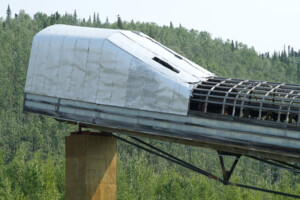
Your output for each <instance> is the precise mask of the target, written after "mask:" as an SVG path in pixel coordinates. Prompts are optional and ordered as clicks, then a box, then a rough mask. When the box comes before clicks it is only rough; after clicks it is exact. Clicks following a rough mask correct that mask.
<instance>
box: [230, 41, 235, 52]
mask: <svg viewBox="0 0 300 200" xmlns="http://www.w3.org/2000/svg"><path fill="white" fill-rule="evenodd" d="M230 47H231V51H234V43H233V40H231V45H230Z"/></svg>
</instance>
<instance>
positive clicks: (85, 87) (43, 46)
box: [25, 25, 212, 115]
mask: <svg viewBox="0 0 300 200" xmlns="http://www.w3.org/2000/svg"><path fill="white" fill-rule="evenodd" d="M154 56H157V57H159V58H161V59H163V60H166V61H167V62H169V63H170V64H171V65H173V66H174V67H176V68H178V69H179V70H180V73H176V72H174V71H172V70H170V69H168V68H166V67H165V66H163V65H162V64H160V63H158V62H156V61H154V60H153V57H154ZM186 60H187V59H185V60H181V59H178V58H177V57H175V56H174V52H173V51H171V50H169V49H167V48H166V47H163V46H161V45H160V44H158V43H156V42H155V41H151V40H150V39H149V38H147V37H145V36H139V35H137V34H135V33H132V32H131V31H123V30H109V29H95V28H86V27H73V26H66V25H54V26H50V27H47V28H46V29H44V30H42V31H41V32H40V33H38V34H37V35H36V36H35V38H34V41H33V45H32V50H31V57H30V61H29V69H28V74H27V80H26V86H25V91H26V92H30V93H34V94H41V95H47V96H53V97H58V98H67V99H71V100H79V101H85V102H90V103H95V104H103V105H114V106H121V107H122V106H124V107H127V108H135V109H139V110H149V111H156V112H166V113H175V114H180V115H186V114H187V110H188V101H189V95H190V89H189V84H187V82H197V81H200V80H203V79H205V77H207V76H209V75H212V73H210V72H207V71H206V70H204V69H203V71H201V69H202V68H201V67H200V66H198V68H199V69H196V68H197V67H195V66H193V64H191V63H188V62H187V61H186Z"/></svg>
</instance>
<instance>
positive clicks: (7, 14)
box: [6, 5, 11, 23]
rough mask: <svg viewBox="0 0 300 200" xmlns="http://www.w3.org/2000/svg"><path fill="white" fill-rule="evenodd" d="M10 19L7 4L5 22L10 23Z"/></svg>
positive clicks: (9, 10)
mask: <svg viewBox="0 0 300 200" xmlns="http://www.w3.org/2000/svg"><path fill="white" fill-rule="evenodd" d="M10 20H11V9H10V6H9V5H8V6H7V10H6V23H10Z"/></svg>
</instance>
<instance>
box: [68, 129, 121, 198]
mask: <svg viewBox="0 0 300 200" xmlns="http://www.w3.org/2000/svg"><path fill="white" fill-rule="evenodd" d="M65 199H66V200H116V199H117V140H116V139H115V138H113V137H111V136H103V135H71V136H67V137H66V196H65Z"/></svg>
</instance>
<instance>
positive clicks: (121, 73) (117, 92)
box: [110, 49, 132, 106]
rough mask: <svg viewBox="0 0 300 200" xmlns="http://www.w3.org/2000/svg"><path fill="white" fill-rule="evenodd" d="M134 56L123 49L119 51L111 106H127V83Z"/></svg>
mask: <svg viewBox="0 0 300 200" xmlns="http://www.w3.org/2000/svg"><path fill="white" fill-rule="evenodd" d="M131 60H132V56H131V55H130V54H128V53H127V52H125V51H123V50H122V49H118V51H117V57H116V63H115V65H116V66H119V67H116V71H115V74H114V77H113V85H112V93H111V101H110V105H114V106H125V101H126V91H127V84H128V83H127V81H128V75H129V67H130V64H131Z"/></svg>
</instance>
